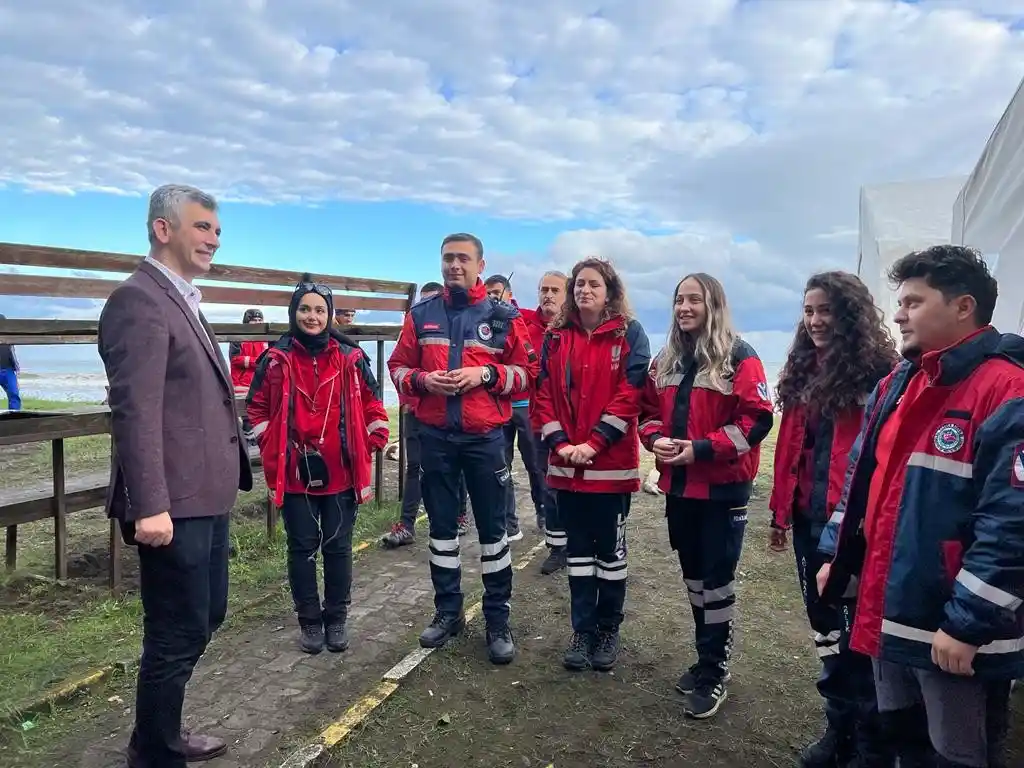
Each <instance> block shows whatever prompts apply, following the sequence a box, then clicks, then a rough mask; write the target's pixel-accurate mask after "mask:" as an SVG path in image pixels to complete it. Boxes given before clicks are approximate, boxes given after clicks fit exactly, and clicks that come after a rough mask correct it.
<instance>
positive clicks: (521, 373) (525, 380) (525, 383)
mask: <svg viewBox="0 0 1024 768" xmlns="http://www.w3.org/2000/svg"><path fill="white" fill-rule="evenodd" d="M509 367H510V368H512V369H513V370H514V371H515V372H516V376H517V377H518V379H517V382H516V392H525V391H526V390H528V389H529V388H530V377H529V376H527V375H526V369H525V368H523V366H521V365H513V366H509Z"/></svg>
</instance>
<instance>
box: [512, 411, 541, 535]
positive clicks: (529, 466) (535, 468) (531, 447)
mask: <svg viewBox="0 0 1024 768" xmlns="http://www.w3.org/2000/svg"><path fill="white" fill-rule="evenodd" d="M516 442H518V443H519V455H520V457H522V459H523V466H524V467H526V474H527V477H528V478H529V480H530V498H531V499H532V500H533V509H534V512H535V513H536V515H537V522H538V523H539V524H540V525H542V526H543V524H544V492H545V490H546V489H547V483H545V481H544V472H542V471H541V468H540V466H539V465H538V463H537V447H536V445H535V444H534V435H533V428H532V427H531V426H530V408H529V406H518V407H515V406H514V407H513V408H512V418H511V419H510V420H509V421H508V423H507V424H505V462H506V463H507V464H508V466H509V468H510V469H511V468H512V461H513V459H514V458H515V443H516ZM544 471H547V470H546V469H545V470H544ZM515 498H516V496H515V489H514V488H512V485H511V483H510V484H509V504H510V505H511V509H510V510H507V511H506V520H507V521H508V522H509V523H510V524H511V523H513V522H514V523H515V524H516V526H518V525H519V519H518V517H517V515H516V508H515Z"/></svg>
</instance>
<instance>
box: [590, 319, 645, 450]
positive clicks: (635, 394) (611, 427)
mask: <svg viewBox="0 0 1024 768" xmlns="http://www.w3.org/2000/svg"><path fill="white" fill-rule="evenodd" d="M626 347H627V348H628V350H629V352H628V356H627V357H626V362H625V365H624V366H623V367H622V368H620V369H619V370H620V375H619V383H618V387H617V388H616V389H615V392H614V393H613V394H612V399H611V400H610V401H609V402H608V405H606V406H605V408H604V411H603V412H602V414H601V420H600V421H599V422H598V423H597V426H595V427H594V429H593V430H592V431H591V433H590V439H589V440H587V443H588V444H589V445H590V446H591V447H592V448H593V449H594V450H595V451H598V452H600V451H603V450H604V449H605V448H607V447H608V446H609V445H611V444H612V443H615V442H618V441H619V440H621V439H622V438H623V437H625V436H626V433H627V432H628V431H629V427H630V424H631V423H632V422H635V421H636V419H637V417H638V416H639V415H640V398H641V396H642V394H643V389H644V382H645V381H646V380H647V371H648V369H649V368H650V365H651V345H650V342H648V340H647V334H646V333H644V329H643V326H641V325H640V323H639V322H637V321H636V320H631V321H630V323H629V325H628V326H626Z"/></svg>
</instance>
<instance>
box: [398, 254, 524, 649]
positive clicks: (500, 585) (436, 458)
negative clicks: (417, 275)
mask: <svg viewBox="0 0 1024 768" xmlns="http://www.w3.org/2000/svg"><path fill="white" fill-rule="evenodd" d="M484 266H485V264H484V258H483V244H482V243H481V242H480V240H479V239H478V238H477V237H475V236H474V235H469V234H454V235H448V237H446V238H445V239H444V241H443V242H442V243H441V274H442V276H443V277H444V283H445V287H444V292H443V293H442V294H441V295H440V296H435V297H433V298H431V299H427V300H426V301H423V302H420V303H419V304H417V305H416V306H414V307H413V308H412V310H411V311H410V312H409V313H408V314H407V315H406V317H405V324H404V325H403V327H402V332H401V335H400V336H399V339H398V343H397V344H396V345H395V350H394V352H392V354H391V359H390V360H389V361H388V368H389V369H390V371H391V378H392V380H393V381H394V383H395V389H396V390H397V391H398V392H399V393H401V394H402V395H405V396H408V397H413V398H414V399H413V400H412V403H413V409H414V412H415V415H416V418H417V419H418V420H419V421H420V422H421V424H422V432H421V435H420V444H421V448H422V451H423V458H422V461H423V465H422V466H423V501H424V503H425V506H426V508H427V517H428V519H429V521H430V577H431V581H432V582H433V584H434V606H435V608H436V612H435V614H434V618H433V620H432V621H431V623H430V626H429V627H427V628H426V629H425V630H424V631H423V633H422V634H421V635H420V645H422V646H423V647H424V648H438V647H440V646H442V645H444V644H445V643H446V642H447V641H448V640H449V639H450V638H451V637H453V636H454V635H456V634H458V633H459V632H460V631H461V630H462V629H463V627H464V626H465V616H464V614H463V596H462V587H461V581H462V562H461V559H460V556H459V532H458V508H459V494H458V489H459V475H460V474H464V475H465V477H466V485H467V487H468V489H469V498H470V501H471V502H472V505H473V515H474V517H475V518H476V527H477V533H478V534H479V539H480V559H481V568H480V570H481V574H482V578H483V583H484V597H483V613H484V618H485V620H486V623H487V633H486V637H487V650H488V656H489V657H490V659H491V661H492V662H493V663H495V664H508V663H509V662H511V661H512V659H513V658H514V657H515V644H514V641H513V638H512V631H511V629H510V628H509V624H508V615H509V600H510V598H511V596H512V556H511V552H510V550H509V543H508V535H507V533H506V531H505V498H506V493H507V491H506V489H507V487H508V485H509V484H510V483H511V482H512V477H511V473H510V472H509V469H508V465H507V464H506V463H505V439H504V433H503V426H504V424H505V422H507V421H508V420H509V418H510V416H511V413H510V411H511V408H512V403H511V400H512V398H513V397H514V396H516V395H517V394H519V393H522V392H526V391H528V390H529V387H530V383H531V381H533V380H534V379H535V378H536V376H537V366H538V358H537V353H536V352H535V351H534V349H533V346H532V345H531V344H530V341H529V334H528V333H527V332H526V328H525V327H524V325H523V321H522V318H521V317H520V315H519V310H517V309H516V308H515V307H513V306H511V305H509V304H504V303H502V302H497V301H494V300H492V299H490V298H489V297H488V296H487V291H486V289H485V288H484V284H483V282H482V281H481V279H480V273H481V271H482V270H483V269H484Z"/></svg>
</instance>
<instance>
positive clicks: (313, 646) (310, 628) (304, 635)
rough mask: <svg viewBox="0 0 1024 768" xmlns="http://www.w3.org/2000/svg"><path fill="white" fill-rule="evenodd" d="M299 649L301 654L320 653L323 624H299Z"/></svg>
mask: <svg viewBox="0 0 1024 768" xmlns="http://www.w3.org/2000/svg"><path fill="white" fill-rule="evenodd" d="M299 647H300V648H301V649H302V652H303V653H313V654H316V653H320V651H322V650H323V649H324V626H323V624H319V623H317V624H299Z"/></svg>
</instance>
